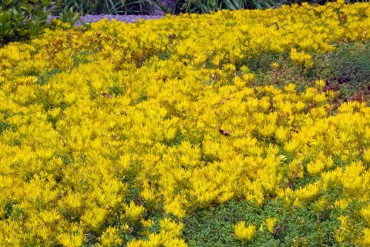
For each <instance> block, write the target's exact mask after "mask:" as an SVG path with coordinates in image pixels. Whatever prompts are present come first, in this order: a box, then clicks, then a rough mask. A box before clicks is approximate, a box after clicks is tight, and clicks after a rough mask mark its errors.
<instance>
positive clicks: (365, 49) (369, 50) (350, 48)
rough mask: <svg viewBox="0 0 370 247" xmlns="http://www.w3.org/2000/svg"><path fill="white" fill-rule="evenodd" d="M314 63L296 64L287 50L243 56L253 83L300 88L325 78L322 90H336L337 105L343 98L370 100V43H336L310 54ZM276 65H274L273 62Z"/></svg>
mask: <svg viewBox="0 0 370 247" xmlns="http://www.w3.org/2000/svg"><path fill="white" fill-rule="evenodd" d="M312 59H313V63H314V66H313V68H311V69H309V70H304V69H302V68H301V67H299V66H295V65H294V63H293V62H292V61H291V59H290V57H289V52H284V53H281V54H279V53H264V54H262V55H260V56H258V57H255V58H251V59H244V61H243V63H244V64H245V65H247V66H248V67H249V68H250V69H251V71H252V72H253V73H255V79H254V83H255V85H275V86H276V87H279V88H282V87H283V86H285V85H287V84H289V83H294V84H296V86H297V89H298V90H299V91H304V90H305V89H306V88H307V87H309V86H313V85H314V84H315V81H317V80H324V81H325V82H326V86H325V87H324V90H325V91H328V90H332V91H335V92H336V95H337V97H336V102H337V103H338V105H339V104H340V103H343V102H345V101H350V100H358V101H364V102H367V104H369V103H370V86H369V85H370V84H369V78H370V44H369V43H368V42H367V43H350V44H339V45H338V46H337V48H336V50H335V51H333V52H330V53H328V54H313V55H312ZM273 63H275V64H276V66H277V67H276V68H273V66H272V64H273Z"/></svg>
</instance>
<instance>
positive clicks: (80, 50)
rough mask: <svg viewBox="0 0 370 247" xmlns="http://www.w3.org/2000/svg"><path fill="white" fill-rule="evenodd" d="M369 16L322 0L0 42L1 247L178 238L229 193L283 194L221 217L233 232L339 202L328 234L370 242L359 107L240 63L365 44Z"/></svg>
mask: <svg viewBox="0 0 370 247" xmlns="http://www.w3.org/2000/svg"><path fill="white" fill-rule="evenodd" d="M369 15H370V5H369V3H358V4H354V5H344V4H342V3H330V4H328V5H325V6H317V7H311V6H308V5H305V4H303V6H302V7H298V6H297V5H293V6H291V7H287V6H284V7H282V8H280V9H276V10H265V11H249V10H244V11H234V12H228V11H221V12H218V13H215V14H211V15H195V14H194V15H193V14H191V15H182V16H179V17H172V16H167V17H166V18H164V19H161V20H156V21H146V22H143V21H139V23H136V24H125V23H120V22H114V21H113V22H107V21H101V22H98V23H96V24H93V25H92V28H91V29H90V30H88V31H85V32H81V31H79V30H68V31H63V30H57V31H50V30H49V31H47V32H46V34H45V35H43V36H42V37H41V38H39V39H34V40H32V41H31V42H30V43H28V44H24V43H12V44H9V45H8V46H6V47H3V48H2V49H0V88H1V90H0V150H1V153H0V166H1V169H0V191H1V193H0V246H40V245H43V246H60V245H62V246H81V245H92V244H99V246H116V245H127V246H130V247H134V246H187V243H186V241H185V237H184V235H183V232H182V231H183V227H184V224H183V219H184V218H186V217H187V216H188V215H189V214H191V213H192V212H193V211H194V210H196V209H199V208H211V207H215V206H216V205H219V204H223V203H225V202H227V201H230V200H231V199H233V200H234V199H236V200H247V201H248V202H250V203H251V205H253V207H256V208H258V207H263V205H265V204H266V203H268V202H269V201H280V202H281V204H280V205H281V210H278V211H275V212H271V214H270V217H266V219H264V222H262V223H261V224H257V223H256V222H253V221H248V219H240V222H239V223H238V224H235V226H234V229H233V232H232V233H231V234H233V236H234V237H235V238H236V239H237V241H240V242H239V243H240V244H251V245H253V243H255V242H254V241H256V240H255V239H257V238H259V236H262V234H264V236H265V237H266V236H267V237H266V238H267V239H270V240H271V241H272V242H270V243H271V244H272V243H275V244H279V243H281V244H283V242H279V241H283V240H282V239H279V238H277V236H278V234H279V232H281V231H282V227H283V221H284V220H286V219H284V212H293V213H294V211H295V210H298V209H299V208H302V207H303V208H304V207H312V208H313V210H315V212H316V213H317V217H318V218H320V217H321V216H322V215H327V214H330V213H331V212H332V211H333V210H336V212H339V213H338V215H339V216H338V217H337V218H336V219H335V220H336V222H337V223H338V224H337V227H336V228H335V229H333V232H332V233H331V234H332V237H333V239H334V241H335V243H332V244H337V245H339V244H349V245H356V244H359V245H363V246H366V245H369V244H370V205H369V203H370V172H369V165H370V108H369V107H368V106H366V104H365V103H359V102H348V103H344V104H342V105H341V106H340V107H339V108H338V109H337V110H335V111H333V110H332V109H331V103H332V99H333V97H334V94H335V93H334V92H325V91H323V86H324V84H325V82H323V81H317V82H316V86H315V87H312V88H307V89H306V90H305V91H304V92H302V93H298V92H297V90H296V88H295V85H294V82H292V84H289V85H287V86H285V87H283V88H281V89H279V88H276V87H274V86H253V83H252V81H253V76H254V75H253V74H252V73H251V72H250V71H249V70H248V68H247V67H246V66H245V65H243V59H244V58H250V57H254V56H258V55H259V54H261V53H262V52H266V51H274V52H283V51H289V52H290V54H291V59H292V60H293V61H294V63H295V64H296V66H301V67H302V69H303V70H308V69H309V68H310V67H311V66H312V60H311V55H310V54H312V53H327V52H329V51H331V50H333V49H335V45H336V44H338V43H340V42H351V41H359V42H367V41H368V39H369V37H370V36H369V35H370V34H369V30H370V18H369ZM273 66H278V64H273ZM333 193H336V194H335V197H333V196H332V195H333ZM353 205H355V206H353ZM348 207H351V210H346V209H347V208H348ZM320 219H321V218H320ZM288 220H289V219H288ZM322 221H323V219H321V220H318V223H317V224H318V229H319V228H320V222H322ZM153 225H156V227H154V228H155V229H154V228H153ZM153 229H154V230H153ZM326 237H327V236H322V238H323V239H324V240H322V241H323V242H322V243H326V242H325V238H326ZM296 240H297V241H298V242H297V241H296V242H295V244H297V243H300V244H302V243H305V242H304V236H297V239H296ZM274 241H275V242H274ZM300 241H303V242H300ZM285 244H287V245H289V246H290V245H291V244H294V243H291V242H288V243H285ZM306 244H309V243H306ZM201 245H202V244H201V243H199V246H201ZM270 246H271V245H270Z"/></svg>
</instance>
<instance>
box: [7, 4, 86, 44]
mask: <svg viewBox="0 0 370 247" xmlns="http://www.w3.org/2000/svg"><path fill="white" fill-rule="evenodd" d="M58 1H59V0H5V1H1V2H0V47H1V46H2V45H5V44H8V43H9V42H13V41H24V40H28V39H30V38H32V37H35V36H37V35H39V34H41V33H42V30H43V29H44V28H45V27H46V26H48V23H47V17H48V16H49V15H51V14H52V13H54V14H55V13H57V14H59V15H60V17H61V20H62V21H63V22H69V23H71V24H75V23H76V22H77V21H79V20H80V15H79V13H76V12H74V11H73V9H68V8H66V7H65V6H64V7H62V5H61V2H58Z"/></svg>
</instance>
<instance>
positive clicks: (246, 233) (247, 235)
mask: <svg viewBox="0 0 370 247" xmlns="http://www.w3.org/2000/svg"><path fill="white" fill-rule="evenodd" d="M234 233H235V237H236V238H237V239H239V240H240V241H242V242H244V241H251V240H252V239H253V238H254V235H255V234H256V227H255V226H254V225H249V226H248V227H246V226H245V222H244V221H240V222H239V223H238V224H236V225H234Z"/></svg>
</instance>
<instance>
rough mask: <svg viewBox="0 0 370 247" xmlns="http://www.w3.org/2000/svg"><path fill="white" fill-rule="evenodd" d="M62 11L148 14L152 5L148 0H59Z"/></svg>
mask: <svg viewBox="0 0 370 247" xmlns="http://www.w3.org/2000/svg"><path fill="white" fill-rule="evenodd" d="M60 1H61V2H60V3H59V5H60V6H61V7H62V8H63V9H64V8H67V9H72V10H73V11H77V12H80V13H82V14H149V13H150V12H151V11H152V8H153V5H152V3H151V2H150V1H149V0H127V1H125V0H103V1H101V0H92V1H91V0H60Z"/></svg>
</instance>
